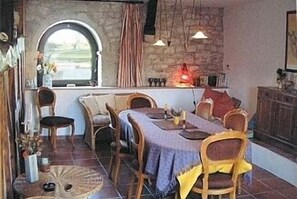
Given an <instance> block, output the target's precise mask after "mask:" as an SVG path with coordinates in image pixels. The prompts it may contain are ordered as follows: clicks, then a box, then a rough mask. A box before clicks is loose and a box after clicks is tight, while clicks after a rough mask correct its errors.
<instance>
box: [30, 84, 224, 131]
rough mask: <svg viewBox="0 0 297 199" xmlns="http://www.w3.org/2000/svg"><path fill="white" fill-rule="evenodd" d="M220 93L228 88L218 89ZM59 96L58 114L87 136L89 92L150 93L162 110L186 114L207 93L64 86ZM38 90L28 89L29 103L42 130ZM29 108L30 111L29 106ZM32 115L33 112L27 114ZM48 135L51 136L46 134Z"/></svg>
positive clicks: (56, 90) (164, 89)
mask: <svg viewBox="0 0 297 199" xmlns="http://www.w3.org/2000/svg"><path fill="white" fill-rule="evenodd" d="M216 90H220V91H224V90H226V91H227V92H228V89H216ZM54 91H55V93H56V95H57V103H56V109H55V110H56V115H60V116H65V117H72V118H74V120H75V135H83V134H84V130H85V121H84V116H83V111H82V108H81V105H80V104H79V102H78V97H79V96H81V95H85V94H89V93H133V92H141V93H146V94H148V95H150V96H151V97H153V98H154V99H155V100H156V102H157V106H158V107H164V105H165V104H168V106H169V107H171V106H173V107H174V108H179V107H180V108H182V109H183V110H186V111H193V110H194V109H195V107H194V104H193V100H194V99H195V101H196V102H197V101H199V100H200V99H201V97H202V94H203V92H204V89H203V88H193V89H191V88H169V87H166V88H162V87H156V88H153V87H152V88H92V87H76V88H71V87H68V88H66V87H64V88H54ZM35 99H36V89H33V90H26V92H25V100H26V102H28V103H31V102H32V107H34V108H33V115H32V118H33V122H34V125H33V126H34V127H35V129H38V118H37V107H36V100H35ZM26 108H30V104H27V106H26ZM26 113H30V111H26ZM43 134H44V135H47V134H46V133H45V132H43ZM58 135H69V130H68V129H67V128H64V129H58Z"/></svg>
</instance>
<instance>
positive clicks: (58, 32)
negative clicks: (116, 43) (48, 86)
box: [37, 22, 101, 87]
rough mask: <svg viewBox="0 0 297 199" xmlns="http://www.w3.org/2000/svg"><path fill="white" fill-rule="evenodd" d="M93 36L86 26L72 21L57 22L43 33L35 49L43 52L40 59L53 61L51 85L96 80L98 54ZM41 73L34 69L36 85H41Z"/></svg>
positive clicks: (98, 63)
mask: <svg viewBox="0 0 297 199" xmlns="http://www.w3.org/2000/svg"><path fill="white" fill-rule="evenodd" d="M100 50H101V49H99V46H98V44H97V41H96V38H95V37H94V35H93V34H92V32H90V30H89V29H88V28H86V27H85V26H83V25H81V24H79V23H75V22H62V23H58V24H56V25H54V26H52V27H50V28H49V29H47V30H46V31H45V33H44V34H43V35H42V37H41V39H40V41H39V44H38V51H39V52H40V53H42V54H43V63H45V64H47V65H48V64H53V63H54V64H55V65H56V68H57V70H56V72H55V74H54V75H53V86H56V87H57V86H67V84H75V85H76V86H87V85H90V81H92V82H99V86H100V85H101V76H100V79H98V72H99V74H101V58H100V57H99V56H100V53H99V52H100ZM42 75H43V74H42V73H40V72H38V73H37V80H38V85H39V86H41V85H42Z"/></svg>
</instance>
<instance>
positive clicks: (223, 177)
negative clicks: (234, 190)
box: [195, 172, 233, 189]
mask: <svg viewBox="0 0 297 199" xmlns="http://www.w3.org/2000/svg"><path fill="white" fill-rule="evenodd" d="M203 177H204V175H203V174H202V175H200V176H199V178H198V179H197V181H196V183H195V187H197V188H201V189H202V186H203V185H202V179H203ZM231 178H232V175H231V174H226V173H219V172H217V173H213V174H210V175H209V178H208V188H209V189H221V188H228V187H232V186H233V181H232V180H231Z"/></svg>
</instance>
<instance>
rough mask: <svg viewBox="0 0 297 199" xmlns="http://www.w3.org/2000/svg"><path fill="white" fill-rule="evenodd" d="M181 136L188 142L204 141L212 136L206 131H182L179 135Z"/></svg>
mask: <svg viewBox="0 0 297 199" xmlns="http://www.w3.org/2000/svg"><path fill="white" fill-rule="evenodd" d="M179 135H180V136H182V137H184V138H186V139H188V140H204V139H205V138H207V137H209V136H210V135H211V134H209V133H207V132H204V131H199V130H197V131H182V132H181V133H179Z"/></svg>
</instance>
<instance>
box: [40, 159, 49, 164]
mask: <svg viewBox="0 0 297 199" xmlns="http://www.w3.org/2000/svg"><path fill="white" fill-rule="evenodd" d="M48 163H49V162H48V158H42V159H41V164H43V165H45V164H48Z"/></svg>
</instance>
